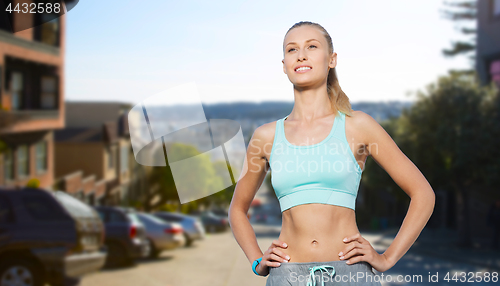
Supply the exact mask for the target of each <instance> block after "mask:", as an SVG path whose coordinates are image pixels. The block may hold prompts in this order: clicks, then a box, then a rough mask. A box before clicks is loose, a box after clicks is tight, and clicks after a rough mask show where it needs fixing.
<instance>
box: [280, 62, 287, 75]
mask: <svg viewBox="0 0 500 286" xmlns="http://www.w3.org/2000/svg"><path fill="white" fill-rule="evenodd" d="M281 62H282V63H283V72H284V73H285V74H286V68H285V60H281Z"/></svg>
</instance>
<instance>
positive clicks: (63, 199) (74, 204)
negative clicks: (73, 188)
mask: <svg viewBox="0 0 500 286" xmlns="http://www.w3.org/2000/svg"><path fill="white" fill-rule="evenodd" d="M52 194H53V195H54V197H55V198H56V199H57V201H58V202H60V203H61V205H62V206H63V207H64V208H65V209H66V210H67V211H68V212H69V213H70V214H71V215H72V216H74V217H83V218H95V217H96V215H95V213H94V211H93V210H92V208H91V207H89V206H88V205H86V204H85V203H83V202H81V201H79V200H77V199H76V198H74V197H72V196H71V195H68V194H67V193H65V192H62V191H54V192H52Z"/></svg>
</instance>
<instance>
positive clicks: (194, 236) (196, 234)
mask: <svg viewBox="0 0 500 286" xmlns="http://www.w3.org/2000/svg"><path fill="white" fill-rule="evenodd" d="M153 215H154V216H156V217H158V218H160V219H162V220H164V221H168V222H176V223H180V224H181V225H182V228H183V229H184V233H183V234H184V237H185V239H186V244H185V246H191V245H192V243H193V241H195V240H201V239H205V228H204V227H203V223H202V222H201V219H200V218H198V217H195V216H189V215H185V214H182V213H178V212H175V213H174V212H156V213H153Z"/></svg>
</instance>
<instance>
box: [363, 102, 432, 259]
mask: <svg viewBox="0 0 500 286" xmlns="http://www.w3.org/2000/svg"><path fill="white" fill-rule="evenodd" d="M358 114H359V121H358V124H359V123H360V124H359V128H360V129H361V130H362V131H363V134H364V135H363V136H364V137H365V138H364V142H365V144H366V145H367V146H368V151H369V154H370V155H371V156H372V158H373V159H374V160H375V162H377V164H378V165H379V166H380V167H382V168H383V169H384V170H385V171H386V172H387V173H388V174H389V175H390V176H391V178H392V179H393V180H394V182H395V183H396V184H397V185H398V186H399V187H401V189H403V191H404V192H405V193H406V194H408V196H409V197H410V198H411V201H410V206H409V208H408V212H407V214H406V217H405V219H404V220H403V224H402V225H401V228H400V230H399V232H398V233H397V235H396V237H395V238H394V241H393V242H392V243H391V245H390V246H389V247H388V248H387V250H386V251H385V252H384V253H383V254H382V255H384V256H385V257H386V259H387V261H389V262H390V264H391V267H392V266H394V265H395V264H396V262H398V261H399V259H401V257H403V255H404V254H405V253H406V252H407V251H408V249H410V247H411V246H412V245H413V243H414V242H415V241H416V240H417V238H418V236H419V235H420V232H421V231H422V229H423V228H424V226H425V225H426V224H427V221H428V220H429V218H430V216H431V215H432V212H433V210H434V203H435V194H434V191H433V190H432V187H431V186H430V184H429V182H428V181H427V180H426V179H425V177H424V176H423V175H422V173H421V172H420V170H419V169H418V168H417V167H416V166H415V165H414V164H413V162H412V161H411V160H410V159H408V157H406V155H405V154H404V153H403V152H402V151H401V150H400V149H399V147H398V146H397V145H396V143H395V142H394V141H393V140H392V138H391V137H390V135H389V134H387V132H386V131H385V130H384V128H383V127H382V126H380V124H379V123H378V122H377V121H376V120H375V119H373V118H372V117H371V116H370V115H368V114H366V113H364V112H361V111H357V113H356V117H357V116H358Z"/></svg>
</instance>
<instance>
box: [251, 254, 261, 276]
mask: <svg viewBox="0 0 500 286" xmlns="http://www.w3.org/2000/svg"><path fill="white" fill-rule="evenodd" d="M261 261H262V257H261V258H257V259H255V261H254V262H253V263H252V270H253V273H255V274H257V275H259V276H260V274H259V273H257V265H259V263H260V262H261Z"/></svg>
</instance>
